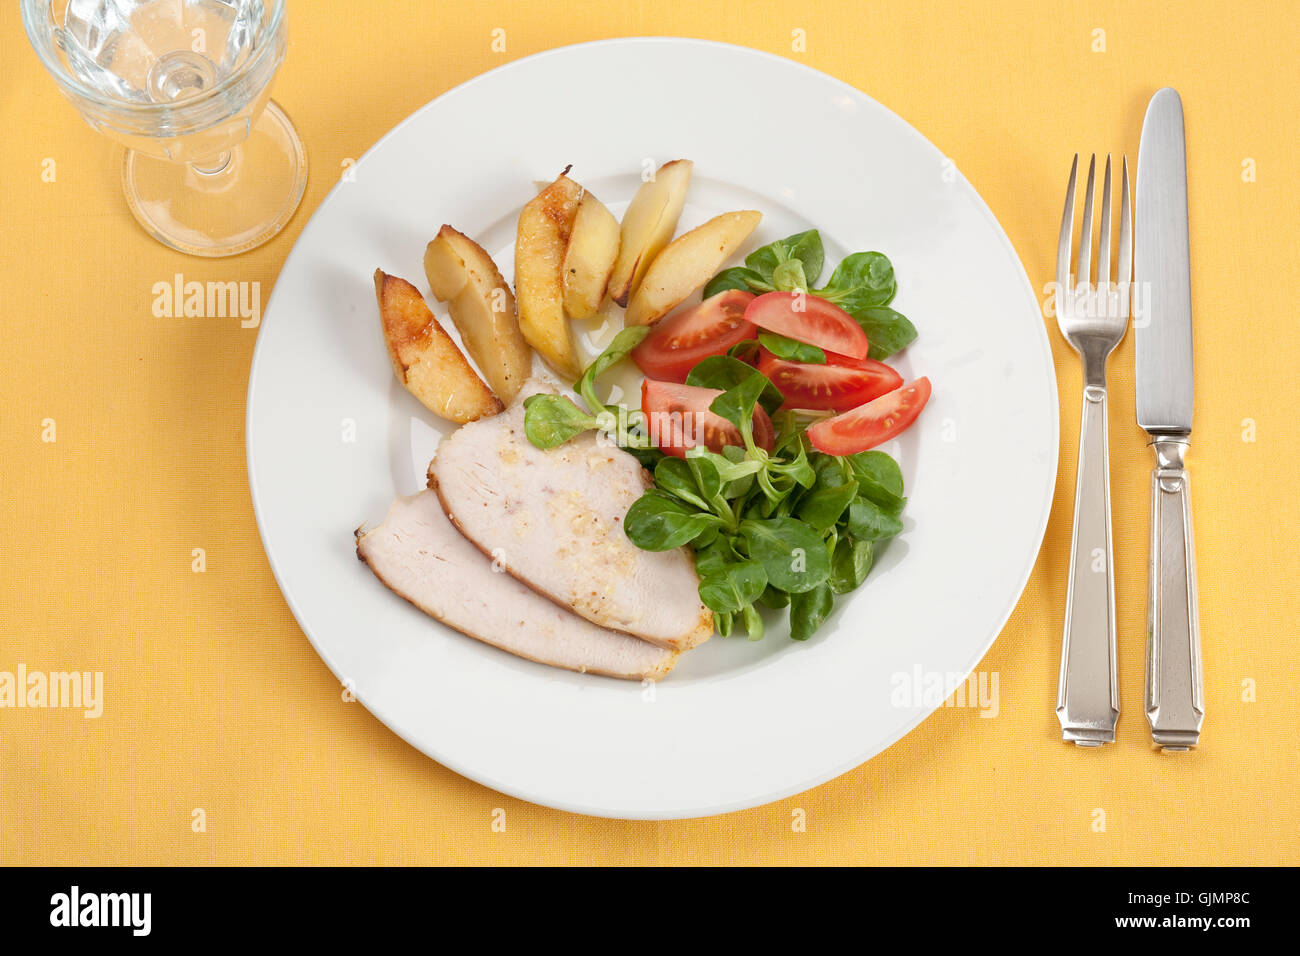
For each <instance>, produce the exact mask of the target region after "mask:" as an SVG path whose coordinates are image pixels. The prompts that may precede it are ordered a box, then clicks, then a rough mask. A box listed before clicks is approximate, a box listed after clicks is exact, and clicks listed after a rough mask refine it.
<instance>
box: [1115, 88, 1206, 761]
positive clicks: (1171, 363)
mask: <svg viewBox="0 0 1300 956" xmlns="http://www.w3.org/2000/svg"><path fill="white" fill-rule="evenodd" d="M1190 252H1191V247H1190V242H1189V239H1188V226H1187V156H1186V142H1185V135H1184V128H1183V104H1182V100H1181V99H1180V98H1179V96H1178V94H1177V92H1175V91H1174V90H1172V89H1168V88H1166V89H1162V90H1160V91H1159V92H1157V93H1156V94H1155V96H1153V97H1152V98H1151V102H1150V104H1149V105H1148V106H1147V113H1146V118H1145V119H1144V120H1143V123H1142V140H1141V142H1140V144H1139V148H1138V174H1137V203H1136V211H1135V214H1134V253H1133V271H1134V276H1133V280H1134V286H1133V290H1132V294H1133V316H1134V319H1133V327H1134V330H1135V332H1134V334H1135V337H1136V348H1135V352H1136V359H1135V362H1136V366H1137V368H1136V372H1137V417H1138V423H1139V424H1140V425H1141V426H1142V427H1143V428H1144V429H1146V431H1147V432H1148V434H1150V435H1151V439H1152V440H1151V447H1152V449H1153V451H1154V452H1155V458H1156V467H1155V470H1154V471H1153V472H1152V473H1151V554H1150V562H1149V566H1148V574H1149V582H1150V583H1149V590H1148V604H1147V671H1146V712H1147V721H1148V722H1149V723H1150V724H1151V739H1152V742H1153V744H1154V745H1155V746H1156V747H1157V748H1159V749H1163V750H1166V751H1180V750H1191V749H1193V748H1195V747H1196V746H1197V745H1198V744H1199V743H1200V734H1201V725H1202V723H1203V721H1204V719H1205V705H1204V700H1203V696H1204V693H1203V682H1202V677H1201V629H1200V619H1199V614H1198V611H1197V604H1196V558H1195V553H1194V551H1193V547H1192V513H1191V504H1190V498H1189V490H1188V486H1189V482H1188V475H1187V468H1186V466H1185V455H1186V452H1187V446H1188V440H1189V438H1190V436H1191V433H1192V276H1191V272H1192V270H1191V255H1190Z"/></svg>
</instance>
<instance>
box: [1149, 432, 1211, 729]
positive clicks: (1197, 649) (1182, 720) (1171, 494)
mask: <svg viewBox="0 0 1300 956" xmlns="http://www.w3.org/2000/svg"><path fill="white" fill-rule="evenodd" d="M1151 447H1152V448H1154V449H1155V454H1156V467H1155V470H1154V471H1153V472H1152V473H1151V566H1150V576H1151V577H1150V594H1149V603H1148V606H1147V679H1146V705H1147V720H1148V721H1150V723H1151V739H1152V741H1153V743H1154V745H1155V746H1156V747H1157V748H1159V749H1162V750H1165V751H1183V750H1191V749H1193V748H1194V747H1195V746H1196V745H1197V742H1198V741H1199V739H1200V735H1201V722H1202V721H1203V720H1204V719H1205V704H1204V700H1203V694H1204V690H1203V686H1202V679H1201V625H1200V620H1199V617H1198V614H1197V610H1196V557H1195V554H1194V553H1193V549H1192V511H1191V500H1190V498H1189V496H1188V479H1187V469H1186V468H1185V467H1184V464H1183V457H1184V455H1185V453H1186V451H1187V439H1185V438H1157V439H1155V440H1154V441H1153V442H1151Z"/></svg>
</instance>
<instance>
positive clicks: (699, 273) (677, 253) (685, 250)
mask: <svg viewBox="0 0 1300 956" xmlns="http://www.w3.org/2000/svg"><path fill="white" fill-rule="evenodd" d="M762 218H763V214H762V213H761V212H756V211H755V210H753V209H742V210H740V211H739V212H724V213H723V214H722V215H720V216H714V217H713V218H712V219H710V220H709V221H708V222H706V223H704V225H702V226H697V227H696V228H694V229H692V230H691V231H690V232H687V233H683V234H682V235H680V236H678V237H677V238H676V239H674V240H673V241H672V242H670V243H669V244H668V245H667V246H665V247H664V250H663V251H662V252H661V253H659V255H658V256H656V257H655V261H654V262H653V263H651V265H650V268H649V269H647V270H646V274H645V278H644V279H642V280H641V284H640V285H639V286H637V290H636V292H635V293H634V294H633V296H632V301H631V302H630V303H629V304H628V307H627V324H628V325H650V324H651V323H653V322H658V321H659V320H660V319H661V318H663V317H664V316H665V315H667V314H668V313H669V312H671V311H672V310H673V309H675V308H677V306H678V305H679V304H680V303H681V302H682V301H683V300H684V299H685V298H686V297H687V296H688V295H690V294H691V293H692V292H694V291H695V290H696V289H698V288H699V287H700V286H702V285H704V283H706V282H708V281H709V279H710V278H712V276H713V274H714V273H716V272H717V271H718V269H719V268H721V266H722V264H723V263H724V262H726V261H727V260H728V259H730V258H731V256H732V254H733V253H734V252H735V251H736V250H737V249H739V248H740V244H741V243H742V242H744V241H745V240H746V239H748V238H749V234H750V233H751V232H753V231H754V228H755V227H756V226H757V225H758V222H759V220H760V219H762Z"/></svg>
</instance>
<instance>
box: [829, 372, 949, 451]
mask: <svg viewBox="0 0 1300 956" xmlns="http://www.w3.org/2000/svg"><path fill="white" fill-rule="evenodd" d="M929 400H930V380H929V379H928V378H918V379H917V380H916V381H915V382H912V383H910V384H908V385H904V386H903V387H902V388H896V389H894V391H892V392H890V393H888V394H887V395H882V396H880V397H879V398H877V399H876V400H875V401H872V402H867V404H865V405H859V406H858V407H857V408H855V409H853V410H852V411H849V412H845V413H844V414H842V415H836V416H835V417H833V418H827V419H825V420H824V421H820V422H817V424H815V425H810V426H809V428H808V440H809V441H810V442H812V446H813V447H814V448H816V449H817V450H818V451H822V452H825V453H826V454H828V455H856V454H857V453H858V452H860V451H866V450H867V449H869V448H875V447H876V446H877V445H881V444H884V443H885V442H887V441H889V440H890V439H891V438H894V437H895V436H897V435H899V434H901V433H902V432H904V431H905V430H906V429H907V427H908V426H909V425H911V424H912V422H914V421H916V416H917V415H919V414H921V409H923V408H924V407H925V403H926V402H927V401H929Z"/></svg>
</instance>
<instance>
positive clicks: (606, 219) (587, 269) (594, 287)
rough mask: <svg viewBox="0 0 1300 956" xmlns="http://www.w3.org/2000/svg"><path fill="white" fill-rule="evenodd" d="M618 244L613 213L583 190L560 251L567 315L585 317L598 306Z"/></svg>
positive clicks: (616, 225) (617, 233)
mask: <svg viewBox="0 0 1300 956" xmlns="http://www.w3.org/2000/svg"><path fill="white" fill-rule="evenodd" d="M618 243H619V229H618V220H617V219H615V218H614V214H613V213H612V212H610V211H609V210H608V209H606V208H605V204H604V203H603V202H601V201H600V200H599V199H597V198H596V197H595V196H594V195H592V194H591V193H590V192H585V193H583V195H582V202H580V203H578V212H577V215H575V216H574V217H573V232H572V234H571V235H570V236H569V246H568V248H567V249H565V250H564V269H563V274H564V311H565V312H567V313H569V318H571V319H589V318H591V317H592V316H593V315H595V314H596V310H597V309H599V308H600V303H601V302H602V301H603V300H604V298H605V287H606V286H607V285H609V277H610V274H611V273H613V271H614V260H615V259H617V258H618Z"/></svg>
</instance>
